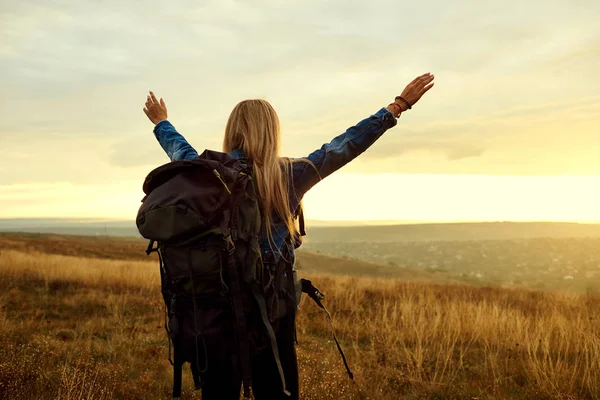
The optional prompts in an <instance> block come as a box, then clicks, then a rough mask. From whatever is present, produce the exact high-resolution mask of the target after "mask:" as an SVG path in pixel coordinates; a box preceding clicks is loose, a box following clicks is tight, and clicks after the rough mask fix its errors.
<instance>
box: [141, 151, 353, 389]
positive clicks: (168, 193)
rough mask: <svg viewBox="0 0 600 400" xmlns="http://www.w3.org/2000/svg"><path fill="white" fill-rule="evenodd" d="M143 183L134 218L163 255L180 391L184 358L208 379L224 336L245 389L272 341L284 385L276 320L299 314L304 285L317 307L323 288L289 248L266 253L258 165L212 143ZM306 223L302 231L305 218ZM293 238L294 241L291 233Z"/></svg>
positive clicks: (151, 247) (160, 169)
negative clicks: (299, 268)
mask: <svg viewBox="0 0 600 400" xmlns="http://www.w3.org/2000/svg"><path fill="white" fill-rule="evenodd" d="M143 190H144V193H145V194H146V196H145V197H144V199H143V200H142V205H141V207H140V209H139V211H138V215H137V218H136V224H137V227H138V230H139V232H140V234H141V235H142V236H143V237H145V238H146V239H149V240H150V243H149V245H148V249H147V251H146V253H147V254H150V253H152V252H154V251H156V252H157V253H158V256H159V260H160V275H161V291H162V296H163V299H164V302H165V305H166V316H165V329H166V330H167V333H168V336H169V361H170V362H171V364H172V365H173V372H174V381H173V397H180V395H181V380H182V366H183V364H185V363H186V362H188V363H190V366H191V371H192V376H193V378H194V384H195V387H196V389H200V388H201V387H202V376H203V372H204V371H206V368H207V366H208V364H209V363H210V362H211V359H210V357H208V353H209V352H208V351H207V348H208V349H210V348H211V346H217V347H218V346H220V345H223V337H234V338H235V339H234V340H232V342H235V346H236V349H235V351H236V353H237V355H238V359H239V363H240V369H241V373H242V383H243V388H244V396H245V397H249V395H250V386H251V371H250V365H251V359H252V358H253V357H254V356H255V355H256V354H258V353H259V352H261V351H263V350H264V349H266V348H268V347H270V348H271V350H272V351H273V355H274V357H275V361H276V364H277V366H278V369H279V375H280V379H281V385H282V387H283V391H284V392H287V391H286V389H285V378H284V374H283V370H282V368H281V364H280V362H279V355H278V350H277V342H276V338H275V332H274V329H276V327H277V321H278V319H279V318H281V317H283V316H284V315H287V314H288V313H289V314H291V317H292V318H294V317H295V312H296V309H297V306H298V304H299V302H300V295H301V293H302V291H304V292H306V293H308V294H309V296H310V297H311V298H313V300H315V301H316V302H317V304H319V306H320V307H323V305H322V303H321V301H320V300H321V299H322V294H321V293H320V292H319V291H318V290H317V289H316V288H314V286H312V284H311V283H310V281H308V280H302V281H299V280H298V279H297V275H296V271H294V270H293V266H292V265H291V263H289V262H287V260H289V257H285V253H284V256H283V257H281V258H280V260H279V261H278V262H275V261H273V260H269V259H265V260H263V257H262V255H261V249H260V246H259V242H258V236H259V232H260V230H261V222H262V220H261V215H260V207H259V203H258V199H257V194H256V191H255V186H254V182H253V179H252V169H251V166H250V165H248V163H247V162H246V161H245V160H244V159H235V158H233V157H230V156H229V155H227V154H225V153H221V152H215V151H210V150H206V151H204V152H203V153H202V154H201V155H200V156H199V157H198V158H196V159H191V160H182V161H174V162H170V163H168V164H165V165H163V166H161V167H158V168H156V169H155V170H153V171H152V172H150V173H149V174H148V176H147V177H146V179H145V181H144V185H143ZM301 225H302V226H301V227H302V229H301V230H302V231H303V220H301ZM302 233H303V232H302ZM286 243H287V245H288V246H291V245H292V240H291V238H288V240H287V241H286ZM232 327H233V328H234V331H233V332H230V331H231V328H232ZM334 337H335V335H334ZM336 342H337V340H336ZM171 343H172V344H173V355H172V357H171ZM338 349H340V351H341V348H339V345H338ZM342 357H343V354H342ZM344 363H345V364H346V362H345V358H344ZM346 366H347V364H346ZM347 369H348V368H347ZM348 372H349V374H350V375H351V373H350V371H349V369H348Z"/></svg>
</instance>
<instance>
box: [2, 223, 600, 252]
mask: <svg viewBox="0 0 600 400" xmlns="http://www.w3.org/2000/svg"><path fill="white" fill-rule="evenodd" d="M376 223H378V222H377V221H371V222H369V221H367V222H351V221H348V222H343V221H342V222H330V221H310V220H309V221H307V222H306V226H307V233H308V236H307V238H306V243H307V245H308V246H310V243H333V242H335V243H340V242H344V243H354V242H385V243H389V242H420V241H472V240H510V239H530V238H545V237H551V238H583V237H592V238H599V237H600V224H579V223H562V222H480V223H440V224H431V223H412V224H411V223H402V222H397V224H396V225H374V224H376ZM357 225H358V226H357ZM0 232H29V233H57V234H69V235H85V236H123V237H135V238H139V237H140V235H139V233H138V231H137V228H136V226H135V222H134V221H114V220H99V219H97V220H94V219H61V218H38V219H34V218H31V219H30V218H12V219H11V218H5V219H0Z"/></svg>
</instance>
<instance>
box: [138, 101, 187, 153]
mask: <svg viewBox="0 0 600 400" xmlns="http://www.w3.org/2000/svg"><path fill="white" fill-rule="evenodd" d="M144 113H145V114H146V115H147V116H148V119H150V121H151V122H152V123H153V124H154V136H155V137H156V139H157V140H158V143H160V146H161V147H162V148H163V150H164V151H165V153H167V155H168V156H169V159H170V160H171V161H177V160H185V159H189V158H196V157H198V152H197V151H196V150H195V149H194V148H193V147H192V146H191V145H190V144H189V143H188V142H187V140H185V138H184V137H183V135H181V134H180V133H179V132H177V130H176V129H175V127H174V126H173V125H172V124H171V123H170V122H169V121H168V120H167V115H168V114H167V106H166V104H165V101H164V100H163V99H162V97H161V99H160V101H158V100H157V99H156V97H155V96H154V93H152V92H150V94H149V95H148V97H147V98H146V107H145V108H144Z"/></svg>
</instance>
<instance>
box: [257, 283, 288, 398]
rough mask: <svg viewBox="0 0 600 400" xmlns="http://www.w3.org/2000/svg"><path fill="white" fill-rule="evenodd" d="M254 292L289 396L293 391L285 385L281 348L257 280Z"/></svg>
mask: <svg viewBox="0 0 600 400" xmlns="http://www.w3.org/2000/svg"><path fill="white" fill-rule="evenodd" d="M252 294H253V295H254V299H255V300H256V304H257V305H258V309H259V310H260V317H261V319H262V322H263V325H264V326H265V328H266V329H267V333H268V335H269V340H270V342H271V350H272V351H273V356H274V358H275V364H276V365H277V371H278V372H279V377H280V378H281V385H282V387H283V393H284V394H285V395H287V396H291V393H290V392H289V391H288V390H287V388H286V385H285V375H284V373H283V367H282V366H281V360H280V359H279V349H278V347H277V339H276V338H275V331H273V327H272V326H271V323H270V322H269V315H268V313H267V306H266V304H265V297H264V295H263V291H262V289H261V288H260V287H259V285H258V283H257V282H253V283H252Z"/></svg>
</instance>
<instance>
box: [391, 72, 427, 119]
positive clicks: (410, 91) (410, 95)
mask: <svg viewBox="0 0 600 400" xmlns="http://www.w3.org/2000/svg"><path fill="white" fill-rule="evenodd" d="M433 78H434V75H433V74H431V73H430V72H428V73H426V74H423V75H421V76H419V77H417V78H415V79H414V80H413V81H412V82H411V83H409V84H408V85H407V86H406V88H404V90H403V91H402V94H401V95H400V96H397V97H396V103H397V104H398V105H400V107H401V108H402V111H406V110H407V109H409V108H411V107H412V106H414V105H415V104H416V103H417V101H419V99H421V96H423V95H424V94H425V92H427V91H428V90H429V89H431V88H432V87H433V83H434V82H433Z"/></svg>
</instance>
